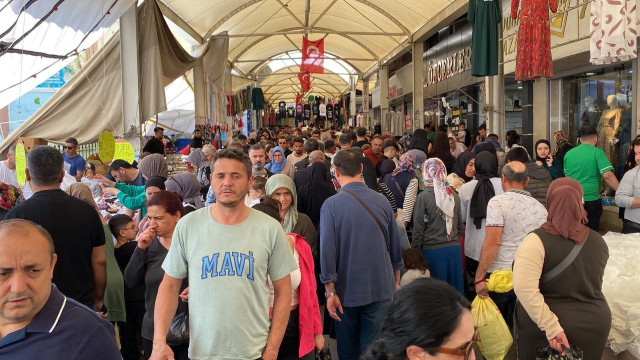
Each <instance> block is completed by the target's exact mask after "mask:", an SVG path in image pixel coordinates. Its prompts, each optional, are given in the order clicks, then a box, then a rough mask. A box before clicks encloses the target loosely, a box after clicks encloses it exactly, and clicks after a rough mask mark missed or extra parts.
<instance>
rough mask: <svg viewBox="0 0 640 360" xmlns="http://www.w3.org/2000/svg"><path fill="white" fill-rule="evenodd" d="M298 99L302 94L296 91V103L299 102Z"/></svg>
mask: <svg viewBox="0 0 640 360" xmlns="http://www.w3.org/2000/svg"><path fill="white" fill-rule="evenodd" d="M300 99H302V95H301V94H300V93H296V104H299V103H300Z"/></svg>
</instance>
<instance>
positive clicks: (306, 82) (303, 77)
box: [298, 72, 311, 93]
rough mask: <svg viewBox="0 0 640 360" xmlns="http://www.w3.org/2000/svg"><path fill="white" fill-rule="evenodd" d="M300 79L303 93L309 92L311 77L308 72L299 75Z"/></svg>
mask: <svg viewBox="0 0 640 360" xmlns="http://www.w3.org/2000/svg"><path fill="white" fill-rule="evenodd" d="M298 79H300V85H302V92H305V93H306V92H307V91H309V89H311V75H310V74H309V73H308V72H301V73H298Z"/></svg>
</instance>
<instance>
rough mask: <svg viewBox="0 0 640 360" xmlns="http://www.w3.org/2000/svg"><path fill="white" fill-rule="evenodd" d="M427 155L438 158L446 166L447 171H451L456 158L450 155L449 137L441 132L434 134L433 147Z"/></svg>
mask: <svg viewBox="0 0 640 360" xmlns="http://www.w3.org/2000/svg"><path fill="white" fill-rule="evenodd" d="M429 157H432V158H434V157H435V158H438V159H440V160H441V161H442V163H443V164H444V166H445V167H446V168H447V173H450V172H451V169H453V165H454V164H455V162H456V158H454V157H453V155H451V148H450V146H449V137H447V134H446V133H443V132H441V133H437V134H436V137H435V138H434V139H433V147H432V149H431V152H430V153H429Z"/></svg>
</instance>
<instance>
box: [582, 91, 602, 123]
mask: <svg viewBox="0 0 640 360" xmlns="http://www.w3.org/2000/svg"><path fill="white" fill-rule="evenodd" d="M584 107H585V111H584V112H583V113H582V117H581V118H580V120H581V121H582V126H591V127H597V126H598V121H599V120H600V111H599V110H598V108H597V107H596V102H595V100H594V99H593V96H587V97H586V98H584Z"/></svg>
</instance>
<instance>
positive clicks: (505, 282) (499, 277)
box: [487, 270, 513, 293]
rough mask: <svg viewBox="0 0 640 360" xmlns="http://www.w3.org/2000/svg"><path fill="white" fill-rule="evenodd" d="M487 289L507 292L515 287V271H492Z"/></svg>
mask: <svg viewBox="0 0 640 360" xmlns="http://www.w3.org/2000/svg"><path fill="white" fill-rule="evenodd" d="M487 289H489V291H493V292H497V293H506V292H509V291H511V290H512V289H513V271H511V270H498V271H494V272H492V273H491V276H490V277H489V280H487Z"/></svg>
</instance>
